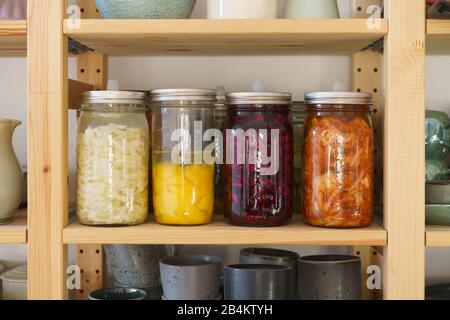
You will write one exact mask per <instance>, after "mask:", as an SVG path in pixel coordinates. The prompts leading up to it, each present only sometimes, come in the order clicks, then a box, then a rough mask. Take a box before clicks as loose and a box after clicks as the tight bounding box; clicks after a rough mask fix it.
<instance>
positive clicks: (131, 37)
mask: <svg viewBox="0 0 450 320" xmlns="http://www.w3.org/2000/svg"><path fill="white" fill-rule="evenodd" d="M67 25H68V24H67V23H64V33H65V34H66V35H68V36H70V37H71V38H73V39H75V40H77V41H78V42H80V43H82V44H84V45H86V46H88V47H90V48H91V49H94V50H96V51H98V52H101V53H104V54H107V55H168V54H170V55H172V54H174V55H176V54H182V55H186V54H194V55H201V54H208V55H224V54H239V55H241V54H252V55H255V54H309V53H314V52H321V53H323V54H335V53H346V54H348V53H354V52H357V51H359V50H362V49H364V48H366V47H368V46H370V45H371V44H372V43H374V42H375V41H377V40H378V39H380V38H382V37H383V36H384V35H386V34H387V30H388V24H387V21H386V20H384V19H383V20H380V28H379V29H369V28H368V27H367V19H339V20H286V19H276V20H204V19H190V20H103V19H85V20H81V26H80V28H78V29H74V28H69V27H68V26H67Z"/></svg>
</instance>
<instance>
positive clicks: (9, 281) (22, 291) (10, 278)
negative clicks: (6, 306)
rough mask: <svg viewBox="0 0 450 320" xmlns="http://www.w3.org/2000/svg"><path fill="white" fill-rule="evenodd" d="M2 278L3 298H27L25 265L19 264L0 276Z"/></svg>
mask: <svg viewBox="0 0 450 320" xmlns="http://www.w3.org/2000/svg"><path fill="white" fill-rule="evenodd" d="M0 279H1V280H2V293H3V300H27V297H28V292H27V289H28V274H27V265H26V264H25V265H20V266H18V267H16V268H14V269H11V270H9V271H6V272H5V273H3V274H2V275H1V276H0Z"/></svg>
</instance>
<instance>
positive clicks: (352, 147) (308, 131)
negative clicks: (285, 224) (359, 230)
mask: <svg viewBox="0 0 450 320" xmlns="http://www.w3.org/2000/svg"><path fill="white" fill-rule="evenodd" d="M305 98H306V101H305V103H306V105H307V119H306V122H305V135H304V137H305V139H304V153H303V170H304V171H303V214H304V219H305V222H306V223H308V224H311V225H314V226H320V227H332V228H352V227H364V226H367V225H369V224H370V223H371V222H372V218H373V191H374V190H373V189H374V187H373V168H374V166H373V153H374V146H373V141H374V139H373V132H372V123H371V117H370V107H371V105H372V95H371V94H366V93H354V92H316V93H308V94H306V95H305Z"/></svg>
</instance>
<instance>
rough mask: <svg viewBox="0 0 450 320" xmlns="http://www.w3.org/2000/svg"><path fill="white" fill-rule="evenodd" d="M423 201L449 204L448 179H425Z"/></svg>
mask: <svg viewBox="0 0 450 320" xmlns="http://www.w3.org/2000/svg"><path fill="white" fill-rule="evenodd" d="M425 201H426V203H427V204H450V180H435V181H427V182H426V184H425Z"/></svg>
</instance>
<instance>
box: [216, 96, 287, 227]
mask: <svg viewBox="0 0 450 320" xmlns="http://www.w3.org/2000/svg"><path fill="white" fill-rule="evenodd" d="M290 103H291V94H289V93H270V92H237V93H230V94H228V95H227V104H228V117H227V121H226V124H225V130H224V134H225V136H226V137H225V138H224V139H225V165H224V180H225V217H226V218H227V220H228V221H229V223H231V224H233V225H239V226H251V227H252V226H254V227H269V226H280V225H284V224H287V223H289V222H290V220H291V218H292V213H293V209H292V208H293V176H294V168H293V158H294V153H293V134H292V122H291V118H290Z"/></svg>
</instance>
